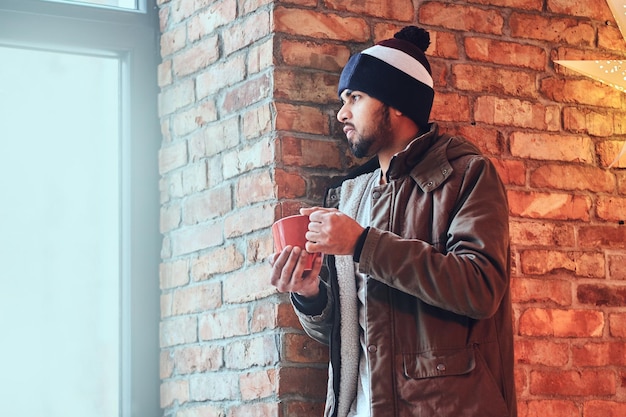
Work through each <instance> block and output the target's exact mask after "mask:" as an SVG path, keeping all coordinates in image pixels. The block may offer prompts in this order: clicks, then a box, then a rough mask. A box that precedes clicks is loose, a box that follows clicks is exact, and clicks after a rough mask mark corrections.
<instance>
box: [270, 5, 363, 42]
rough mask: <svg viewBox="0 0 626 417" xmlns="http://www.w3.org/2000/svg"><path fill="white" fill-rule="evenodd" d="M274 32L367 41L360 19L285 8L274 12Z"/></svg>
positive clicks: (319, 38)
mask: <svg viewBox="0 0 626 417" xmlns="http://www.w3.org/2000/svg"><path fill="white" fill-rule="evenodd" d="M274 31H275V32H277V33H288V34H290V35H295V36H298V35H299V36H306V37H309V38H315V39H318V40H322V39H333V40H339V41H349V42H365V41H367V40H368V39H369V28H368V25H367V23H366V22H365V20H363V19H361V18H355V17H341V16H340V15H337V14H331V13H319V12H316V11H314V10H306V9H288V8H285V7H278V8H276V10H275V11H274Z"/></svg>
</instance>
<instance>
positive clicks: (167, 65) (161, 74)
mask: <svg viewBox="0 0 626 417" xmlns="http://www.w3.org/2000/svg"><path fill="white" fill-rule="evenodd" d="M172 82H173V76H172V60H171V59H168V60H163V62H161V63H160V64H159V66H158V67H157V83H158V85H159V87H165V86H168V85H170V84H172Z"/></svg>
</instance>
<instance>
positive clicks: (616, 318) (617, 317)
mask: <svg viewBox="0 0 626 417" xmlns="http://www.w3.org/2000/svg"><path fill="white" fill-rule="evenodd" d="M609 333H610V334H611V336H612V337H620V338H625V337H626V313H611V314H609Z"/></svg>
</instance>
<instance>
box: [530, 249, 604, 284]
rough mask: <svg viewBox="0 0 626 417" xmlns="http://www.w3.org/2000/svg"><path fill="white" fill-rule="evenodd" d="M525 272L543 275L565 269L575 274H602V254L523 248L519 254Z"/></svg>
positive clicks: (586, 275) (595, 276)
mask: <svg viewBox="0 0 626 417" xmlns="http://www.w3.org/2000/svg"><path fill="white" fill-rule="evenodd" d="M520 258H521V262H522V270H523V271H524V273H525V274H530V275H545V274H548V273H556V272H559V271H567V272H570V273H573V274H574V275H576V276H584V277H594V278H599V277H602V276H604V268H605V265H604V263H605V261H604V255H603V254H602V253H598V252H560V251H555V250H525V251H522V252H521V254H520Z"/></svg>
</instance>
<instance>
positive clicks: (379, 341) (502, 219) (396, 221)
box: [292, 124, 517, 417]
mask: <svg viewBox="0 0 626 417" xmlns="http://www.w3.org/2000/svg"><path fill="white" fill-rule="evenodd" d="M373 164H374V163H370V164H369V167H365V168H361V169H360V170H359V172H357V173H355V174H353V175H351V176H349V177H348V178H347V179H345V180H344V181H343V182H342V183H341V184H340V185H339V186H337V187H334V188H332V189H330V190H329V192H328V194H327V198H326V204H327V205H328V206H334V207H338V208H340V209H342V201H346V200H347V199H348V200H349V199H350V198H352V200H353V201H354V196H350V195H344V194H342V190H343V193H348V192H349V190H352V191H350V192H354V190H357V189H358V187H356V188H355V187H354V184H352V185H351V183H356V182H358V181H359V178H362V177H363V176H364V175H371V174H368V173H367V171H369V170H370V168H376V166H375V165H373ZM371 198H372V201H373V203H372V204H373V206H372V219H371V223H370V224H367V225H363V226H370V229H369V232H368V234H367V237H366V239H365V241H364V244H363V246H362V251H361V254H360V259H359V263H358V269H359V271H360V272H362V273H365V274H367V276H368V281H367V290H366V291H367V295H366V306H365V314H366V318H367V329H366V340H367V350H368V353H369V361H368V366H369V369H370V373H371V399H372V404H371V415H372V417H382V416H384V417H387V416H389V417H391V416H393V417H417V416H419V417H470V416H471V417H515V416H516V415H517V413H516V400H515V386H514V375H513V335H512V313H511V301H510V290H509V273H510V265H509V264H510V251H509V234H508V206H507V201H506V193H505V190H504V187H503V185H502V183H501V181H500V179H499V177H498V174H497V173H496V170H495V168H494V167H493V165H492V164H491V163H490V161H489V160H488V159H487V158H485V157H484V156H482V155H481V154H480V152H479V151H478V150H477V149H476V148H475V147H474V146H473V145H472V144H470V143H469V142H467V141H465V140H463V139H461V138H456V137H449V136H445V135H439V134H438V131H437V126H436V125H435V124H433V125H431V129H430V131H429V132H428V133H426V134H425V135H423V136H421V137H419V138H417V139H416V140H415V141H413V142H412V143H411V144H410V145H409V147H407V149H405V150H404V151H403V152H401V153H399V154H397V155H396V156H395V157H394V159H393V160H392V162H391V165H390V169H389V172H388V184H387V185H386V186H381V187H376V188H375V189H374V191H373V192H372V195H371ZM348 214H353V213H348ZM339 258H341V257H332V256H329V257H327V258H326V265H327V267H328V273H329V275H328V277H326V278H325V279H324V281H323V283H324V285H323V287H324V288H326V291H324V292H322V293H321V296H320V297H318V299H316V300H303V299H301V298H299V297H296V296H292V301H293V303H294V306H295V308H296V313H297V314H298V316H299V318H300V321H301V322H302V325H303V327H304V328H305V330H306V331H307V333H308V334H309V335H310V336H311V337H313V338H315V339H317V340H318V341H320V342H323V343H327V344H329V348H330V364H329V381H328V397H327V403H326V412H325V415H326V416H328V417H331V416H332V417H335V416H337V417H345V415H340V414H345V410H346V404H347V403H346V401H347V399H348V398H352V395H353V390H354V387H355V381H354V375H355V373H354V372H355V370H354V367H355V366H358V354H357V355H352V354H351V352H354V346H358V339H357V340H354V334H355V332H354V326H358V323H350V322H347V321H346V320H345V319H344V320H343V321H342V315H343V316H345V315H346V314H348V310H349V309H350V308H351V307H350V306H351V305H352V304H353V303H354V301H346V300H348V299H347V298H346V297H345V293H346V291H345V288H348V289H349V290H350V291H353V290H352V289H350V288H349V287H350V286H352V285H354V284H353V283H354V280H353V278H352V279H345V278H343V279H342V278H341V274H342V273H341V268H338V265H339V264H340V263H341V262H343V264H346V262H352V260H351V259H348V260H347V261H346V260H345V259H339ZM350 268H351V267H350ZM338 271H339V273H338ZM342 282H343V284H341V283H342ZM346 283H347V284H346ZM342 285H343V286H345V288H343V290H342ZM352 314H353V313H352ZM351 320H352V319H351ZM355 343H356V344H357V345H355ZM356 349H357V350H358V347H357V348H356ZM353 356H356V358H354V357H353ZM346 390H352V391H351V392H350V394H349V395H346V394H345V393H343V394H342V391H346ZM342 395H343V399H342ZM342 401H343V407H341V404H340V403H341V402H342ZM338 410H344V411H342V412H341V413H338Z"/></svg>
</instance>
